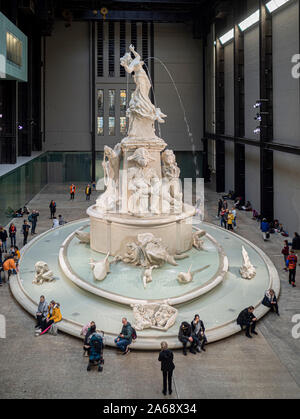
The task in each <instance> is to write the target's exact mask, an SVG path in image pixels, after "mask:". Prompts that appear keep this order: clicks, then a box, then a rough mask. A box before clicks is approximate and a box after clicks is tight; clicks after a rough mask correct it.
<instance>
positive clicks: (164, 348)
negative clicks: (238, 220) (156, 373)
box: [158, 342, 175, 396]
mask: <svg viewBox="0 0 300 419" xmlns="http://www.w3.org/2000/svg"><path fill="white" fill-rule="evenodd" d="M160 347H161V351H160V353H159V356H158V360H159V362H160V363H161V371H162V374H163V391H162V393H163V394H164V395H165V396H166V395H167V387H168V389H169V394H172V376H173V371H174V369H175V365H174V362H173V359H174V355H173V352H172V351H171V350H170V349H168V344H167V342H161V344H160Z"/></svg>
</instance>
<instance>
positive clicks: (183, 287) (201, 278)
mask: <svg viewBox="0 0 300 419" xmlns="http://www.w3.org/2000/svg"><path fill="white" fill-rule="evenodd" d="M81 230H82V231H89V225H88V226H86V227H83V228H82V229H81ZM203 241H204V250H201V251H199V250H197V249H194V248H192V249H191V250H189V251H188V252H187V254H188V258H186V259H182V260H177V263H178V266H171V265H169V264H167V263H165V264H164V265H163V266H162V267H160V268H159V269H154V270H153V271H152V279H153V281H152V282H151V283H149V284H147V287H146V288H144V285H143V281H142V275H143V272H144V269H143V268H141V267H138V266H131V265H128V264H125V263H123V262H118V263H111V265H110V271H111V272H110V273H109V274H108V275H107V277H106V278H105V279H104V280H103V281H96V280H95V279H94V276H93V272H92V270H91V268H90V265H89V263H88V262H89V260H90V259H94V260H96V261H97V262H98V261H101V260H103V259H104V258H105V255H101V254H99V253H98V252H95V251H94V250H92V249H91V248H90V245H89V244H83V243H80V242H79V240H78V239H77V238H76V237H75V233H72V234H71V235H70V236H68V237H67V239H66V240H65V241H64V243H63V244H62V247H61V248H60V251H59V263H60V267H61V269H62V271H63V272H64V274H65V275H66V276H67V278H69V279H70V280H71V281H72V282H74V283H75V284H76V285H78V286H79V287H81V288H83V289H85V290H86V291H89V292H91V293H93V294H96V295H99V296H100V297H103V298H107V299H109V300H112V301H115V302H117V303H122V304H128V305H130V304H137V303H153V302H157V303H164V302H167V303H168V304H170V305H176V304H181V303H184V302H187V301H190V300H193V299H194V298H197V297H199V296H200V295H202V294H205V293H206V292H208V291H210V290H211V289H213V288H214V287H216V286H217V285H218V284H219V283H220V282H221V281H222V280H223V279H224V277H225V275H226V273H227V271H228V260H227V257H226V256H225V254H224V251H223V249H222V247H221V246H220V245H219V244H218V243H217V242H216V241H215V240H214V238H213V237H212V236H210V235H209V234H207V235H206V236H205V238H204V240H203ZM109 260H110V262H112V260H113V258H112V257H111V258H109ZM189 268H191V272H193V271H197V270H198V269H202V270H201V271H200V272H195V273H194V275H193V281H192V282H190V283H187V284H182V283H180V282H178V280H177V275H178V274H179V273H180V272H187V271H188V270H189Z"/></svg>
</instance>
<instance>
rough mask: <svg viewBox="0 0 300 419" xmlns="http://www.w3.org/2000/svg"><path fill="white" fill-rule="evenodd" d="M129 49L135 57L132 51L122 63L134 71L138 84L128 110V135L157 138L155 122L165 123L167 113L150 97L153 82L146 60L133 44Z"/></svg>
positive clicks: (128, 71)
mask: <svg viewBox="0 0 300 419" xmlns="http://www.w3.org/2000/svg"><path fill="white" fill-rule="evenodd" d="M129 50H130V51H131V52H132V53H133V55H134V59H132V57H131V53H130V52H127V53H126V54H125V55H124V56H123V57H122V58H121V59H120V64H121V66H122V67H124V68H125V70H126V72H127V73H129V74H131V73H132V72H134V76H133V79H134V82H135V84H136V89H135V91H134V92H133V93H132V95H131V99H130V102H129V107H128V109H127V111H126V115H127V116H128V118H129V127H128V137H130V138H134V137H135V138H155V137H156V135H155V133H154V122H155V121H158V122H159V123H164V120H163V118H165V117H166V115H164V114H163V113H162V112H161V110H160V109H159V108H156V107H155V106H154V105H153V104H152V102H151V100H150V98H149V91H150V88H151V83H150V80H149V78H148V76H147V74H146V72H145V70H144V69H143V65H144V62H143V61H142V60H141V56H140V55H139V54H138V53H137V52H136V51H135V49H134V46H133V45H130V47H129Z"/></svg>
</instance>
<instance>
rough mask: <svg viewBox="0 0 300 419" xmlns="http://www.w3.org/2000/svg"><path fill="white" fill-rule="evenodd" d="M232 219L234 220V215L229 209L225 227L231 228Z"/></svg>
mask: <svg viewBox="0 0 300 419" xmlns="http://www.w3.org/2000/svg"><path fill="white" fill-rule="evenodd" d="M233 220H234V215H233V214H232V212H231V211H229V212H228V216H227V228H228V230H233Z"/></svg>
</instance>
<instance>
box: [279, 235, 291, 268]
mask: <svg viewBox="0 0 300 419" xmlns="http://www.w3.org/2000/svg"><path fill="white" fill-rule="evenodd" d="M281 253H282V254H283V257H284V268H283V269H284V271H287V270H288V268H287V263H286V261H287V258H288V255H289V254H290V248H289V242H288V240H284V247H283V248H282V250H281Z"/></svg>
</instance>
